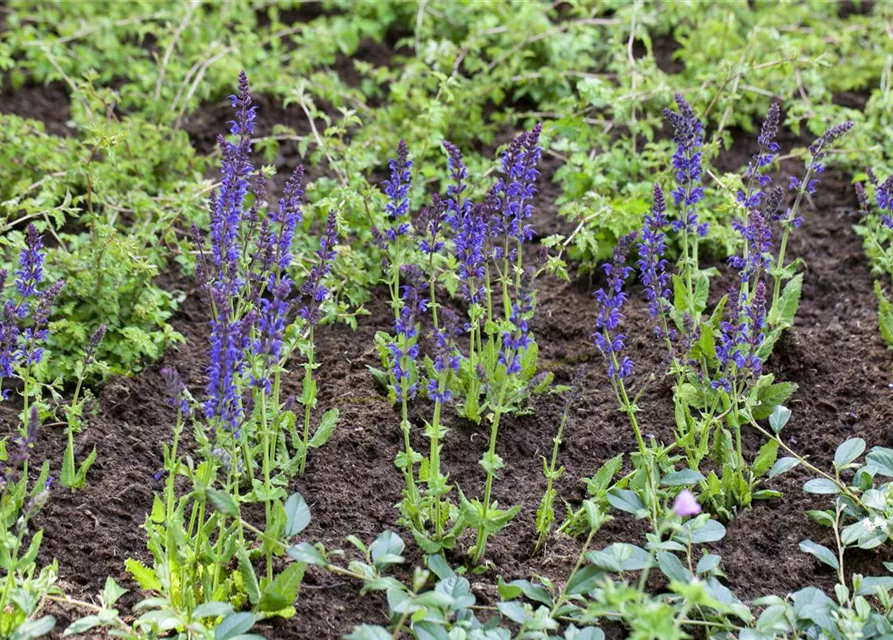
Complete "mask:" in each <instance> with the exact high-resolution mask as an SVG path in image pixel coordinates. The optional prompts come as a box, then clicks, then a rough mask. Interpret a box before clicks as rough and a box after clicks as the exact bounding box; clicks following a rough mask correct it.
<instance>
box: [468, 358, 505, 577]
mask: <svg viewBox="0 0 893 640" xmlns="http://www.w3.org/2000/svg"><path fill="white" fill-rule="evenodd" d="M511 355H513V354H511ZM506 361H507V362H511V360H510V359H509V358H506ZM506 387H508V372H507V371H506V376H505V379H504V380H503V381H502V386H501V388H500V389H499V400H498V402H497V404H496V407H495V408H494V410H493V424H492V425H491V426H490V448H489V450H488V454H489V455H488V465H487V467H488V469H487V482H486V485H485V487H484V505H483V513H482V514H481V526H480V527H478V536H477V542H476V543H475V545H474V558H473V560H472V561H473V563H474V564H476V565H477V564H480V562H481V559H482V558H483V557H484V550H485V549H486V547H487V535H488V534H487V511H489V509H490V495H491V493H492V491H493V477H494V476H495V475H496V472H495V469H494V468H493V459H494V458H495V456H496V436H497V433H498V432H499V418H500V416H501V415H502V403H503V402H504V401H505V391H506Z"/></svg>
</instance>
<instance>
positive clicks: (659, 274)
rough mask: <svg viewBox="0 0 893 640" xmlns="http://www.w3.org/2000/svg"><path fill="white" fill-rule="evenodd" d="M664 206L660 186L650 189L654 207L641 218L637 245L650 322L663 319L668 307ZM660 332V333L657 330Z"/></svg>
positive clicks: (668, 292)
mask: <svg viewBox="0 0 893 640" xmlns="http://www.w3.org/2000/svg"><path fill="white" fill-rule="evenodd" d="M666 213H667V205H666V202H665V201H664V192H663V191H662V190H661V188H660V185H657V184H656V185H654V204H653V205H652V206H651V213H650V214H646V215H645V226H644V228H643V229H642V241H641V242H640V243H639V261H638V266H639V272H640V277H641V280H642V284H643V285H645V297H646V298H647V299H648V312H649V314H650V315H651V317H652V318H657V317H659V316H661V315H664V314H665V313H666V312H667V310H668V308H669V306H670V302H669V300H670V275H669V274H668V273H667V261H666V259H665V258H664V254H665V253H666V251H667V236H666V233H664V229H665V228H666V226H667V215H666ZM659 330H660V331H663V330H662V329H659Z"/></svg>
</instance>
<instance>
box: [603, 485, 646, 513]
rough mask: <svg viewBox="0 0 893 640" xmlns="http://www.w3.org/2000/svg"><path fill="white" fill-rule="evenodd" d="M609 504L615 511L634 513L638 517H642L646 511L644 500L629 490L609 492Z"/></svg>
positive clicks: (615, 489)
mask: <svg viewBox="0 0 893 640" xmlns="http://www.w3.org/2000/svg"><path fill="white" fill-rule="evenodd" d="M608 502H609V503H610V504H611V506H612V507H614V508H615V509H620V510H621V511H626V512H628V513H632V514H633V515H635V516H636V517H641V516H642V513H643V512H645V511H646V509H645V503H644V502H642V499H641V498H640V497H639V496H638V495H637V494H636V493H634V492H632V491H630V490H628V489H617V488H614V489H611V490H610V491H608Z"/></svg>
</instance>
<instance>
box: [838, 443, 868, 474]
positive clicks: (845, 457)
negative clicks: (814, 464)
mask: <svg viewBox="0 0 893 640" xmlns="http://www.w3.org/2000/svg"><path fill="white" fill-rule="evenodd" d="M864 452H865V440H863V439H862V438H850V439H849V440H847V441H845V442H843V443H842V444H841V445H840V446H839V447H837V451H835V452H834V466H835V467H837V468H838V469H840V468H842V467H845V466H847V465H848V464H850V463H852V462H854V461H855V460H856V458H858V457H859V456H861V455H862V454H863V453H864Z"/></svg>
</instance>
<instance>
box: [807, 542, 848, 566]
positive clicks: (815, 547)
mask: <svg viewBox="0 0 893 640" xmlns="http://www.w3.org/2000/svg"><path fill="white" fill-rule="evenodd" d="M800 551H803V552H804V553H808V554H810V555H812V556H815V557H816V558H818V559H819V560H821V561H822V562H824V563H825V564H827V565H828V566H829V567H831V568H833V569H839V568H840V564H839V563H838V562H837V556H835V555H834V554H833V553H832V552H831V549H829V548H828V547H823V546H822V545H820V544H816V543H815V542H813V541H812V540H804V541H803V542H801V543H800Z"/></svg>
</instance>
